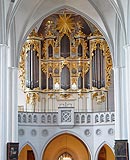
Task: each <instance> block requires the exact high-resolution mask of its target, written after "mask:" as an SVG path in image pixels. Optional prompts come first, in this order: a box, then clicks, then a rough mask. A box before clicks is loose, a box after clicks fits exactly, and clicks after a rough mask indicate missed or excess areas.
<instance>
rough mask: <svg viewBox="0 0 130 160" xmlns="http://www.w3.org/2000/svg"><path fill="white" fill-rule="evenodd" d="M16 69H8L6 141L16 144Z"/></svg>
mask: <svg viewBox="0 0 130 160" xmlns="http://www.w3.org/2000/svg"><path fill="white" fill-rule="evenodd" d="M17 91H18V89H17V67H9V68H8V104H7V114H8V116H7V117H8V124H7V126H8V127H7V128H8V132H7V133H8V141H9V142H18V107H17V100H18V96H17V95H18V94H17Z"/></svg>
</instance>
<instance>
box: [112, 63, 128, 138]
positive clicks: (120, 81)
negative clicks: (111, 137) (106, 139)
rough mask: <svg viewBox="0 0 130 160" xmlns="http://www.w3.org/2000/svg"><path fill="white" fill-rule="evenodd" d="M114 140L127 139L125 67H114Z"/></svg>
mask: <svg viewBox="0 0 130 160" xmlns="http://www.w3.org/2000/svg"><path fill="white" fill-rule="evenodd" d="M114 101H115V140H123V139H127V125H126V121H127V116H126V114H127V111H126V110H125V109H124V108H125V67H124V66H116V67H114Z"/></svg>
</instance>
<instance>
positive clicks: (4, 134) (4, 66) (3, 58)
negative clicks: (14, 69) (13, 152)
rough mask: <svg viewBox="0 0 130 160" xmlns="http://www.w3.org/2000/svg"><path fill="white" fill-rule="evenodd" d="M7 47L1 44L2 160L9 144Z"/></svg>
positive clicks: (0, 110)
mask: <svg viewBox="0 0 130 160" xmlns="http://www.w3.org/2000/svg"><path fill="white" fill-rule="evenodd" d="M7 49H8V47H7V45H5V44H0V159H1V160H6V154H7V153H6V143H7Z"/></svg>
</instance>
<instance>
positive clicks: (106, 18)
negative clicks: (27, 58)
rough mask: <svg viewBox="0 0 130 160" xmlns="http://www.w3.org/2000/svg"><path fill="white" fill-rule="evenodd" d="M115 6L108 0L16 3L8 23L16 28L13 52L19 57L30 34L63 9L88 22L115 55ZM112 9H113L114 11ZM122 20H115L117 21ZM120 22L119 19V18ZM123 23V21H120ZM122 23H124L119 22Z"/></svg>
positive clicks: (18, 1)
mask: <svg viewBox="0 0 130 160" xmlns="http://www.w3.org/2000/svg"><path fill="white" fill-rule="evenodd" d="M117 5H118V4H117V3H116V1H115V2H114V3H113V5H112V2H111V0H109V1H108V0H104V3H102V2H101V1H99V0H88V1H86V0H81V1H77V2H76V3H75V0H71V1H69V0H61V1H57V0H53V1H48V0H42V1H41V0H36V1H32V0H26V1H23V0H17V1H16V2H15V3H14V7H13V10H12V12H11V13H12V14H11V17H10V18H9V17H8V19H10V23H11V21H13V18H12V17H14V18H15V25H16V43H17V44H16V52H17V53H20V50H21V47H22V45H23V43H24V41H25V39H26V37H27V35H28V34H29V33H30V31H31V30H32V29H33V28H34V27H35V26H36V25H39V24H40V23H41V21H42V20H43V19H44V18H46V17H47V16H49V15H51V14H53V13H55V12H56V11H57V10H59V9H62V8H67V9H70V10H72V11H74V12H76V13H78V14H80V15H82V16H83V17H85V18H86V19H88V20H89V21H91V22H92V23H93V24H94V25H96V26H97V28H98V29H99V30H100V31H101V32H102V33H103V34H104V36H105V38H106V41H107V42H108V44H109V47H110V50H111V52H112V53H114V45H115V44H114V43H115V20H116V18H117V17H116V14H117V13H118V15H121V14H120V13H121V12H120V10H119V9H117V10H116V9H115V8H116V7H117V8H118V6H117ZM113 6H116V7H115V8H114V7H113ZM120 17H121V16H118V18H120ZM120 19H121V18H120ZM122 19H123V17H122ZM122 22H123V21H122Z"/></svg>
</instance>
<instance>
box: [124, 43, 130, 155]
mask: <svg viewBox="0 0 130 160" xmlns="http://www.w3.org/2000/svg"><path fill="white" fill-rule="evenodd" d="M124 49H125V60H126V94H125V95H124V96H125V98H126V108H124V110H126V113H127V133H128V138H127V139H128V143H129V155H130V44H129V45H126V46H124ZM124 83H125V81H124Z"/></svg>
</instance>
